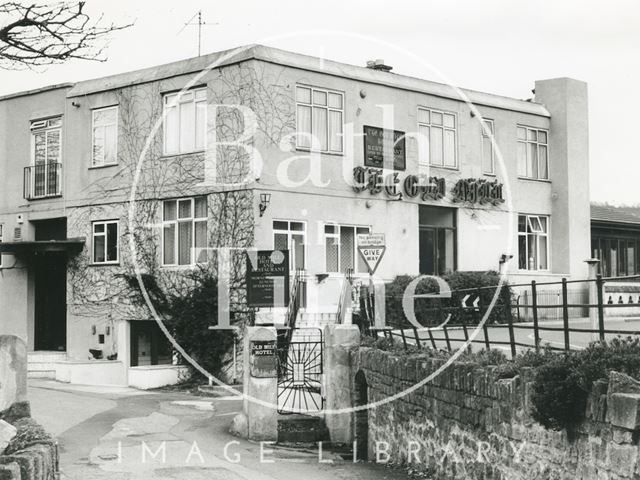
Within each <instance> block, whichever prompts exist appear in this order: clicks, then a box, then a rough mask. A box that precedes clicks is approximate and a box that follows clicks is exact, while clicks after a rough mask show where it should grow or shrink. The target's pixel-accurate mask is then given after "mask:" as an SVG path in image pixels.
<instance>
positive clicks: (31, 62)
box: [0, 2, 131, 70]
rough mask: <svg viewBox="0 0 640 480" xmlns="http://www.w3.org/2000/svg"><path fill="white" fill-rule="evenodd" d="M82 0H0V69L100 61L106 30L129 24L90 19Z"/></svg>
mask: <svg viewBox="0 0 640 480" xmlns="http://www.w3.org/2000/svg"><path fill="white" fill-rule="evenodd" d="M84 5H85V2H60V3H54V4H48V5H35V4H32V5H25V4H21V3H19V2H2V3H0V69H5V70H19V69H24V68H32V67H38V66H43V65H51V64H55V63H62V62H64V61H66V60H69V59H74V58H75V59H82V60H95V61H99V62H103V61H105V60H106V58H105V57H104V56H103V54H104V50H105V48H106V46H107V41H108V38H109V34H111V33H112V32H115V31H118V30H123V29H125V28H128V27H130V26H131V24H126V25H116V24H113V23H109V24H105V23H104V22H103V16H102V15H101V16H100V17H99V18H98V19H97V20H95V21H92V20H91V18H90V17H89V15H88V14H86V13H85V12H84Z"/></svg>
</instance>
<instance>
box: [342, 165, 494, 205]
mask: <svg viewBox="0 0 640 480" xmlns="http://www.w3.org/2000/svg"><path fill="white" fill-rule="evenodd" d="M353 181H354V183H353V189H354V190H355V191H356V192H358V193H361V192H364V191H365V190H369V193H370V194H371V195H377V194H380V193H382V192H384V193H385V194H386V195H387V197H389V198H394V199H398V200H400V199H402V198H404V197H405V196H406V197H408V198H416V197H418V198H420V199H421V200H423V201H426V200H441V199H442V198H444V197H445V196H446V194H447V192H446V189H447V184H446V180H445V179H444V178H443V177H427V176H426V175H407V176H405V177H404V178H403V179H401V178H400V174H399V172H391V173H386V174H385V173H384V171H383V170H382V169H380V168H367V167H355V168H354V169H353ZM450 194H451V200H452V201H453V202H460V203H471V204H481V205H486V204H490V205H499V204H501V203H503V202H504V197H503V185H502V184H501V183H498V181H497V180H494V181H487V180H486V179H484V178H461V179H459V180H458V181H457V182H456V183H455V185H454V186H453V188H452V189H451V191H450Z"/></svg>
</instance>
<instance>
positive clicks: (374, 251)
mask: <svg viewBox="0 0 640 480" xmlns="http://www.w3.org/2000/svg"><path fill="white" fill-rule="evenodd" d="M386 249H387V246H386V243H385V239H384V233H372V234H360V235H358V252H359V253H360V256H361V257H362V259H363V260H364V261H365V263H366V264H367V267H368V268H369V273H370V274H371V275H373V274H374V273H376V269H377V268H378V265H380V260H382V257H383V255H384V252H385V251H386Z"/></svg>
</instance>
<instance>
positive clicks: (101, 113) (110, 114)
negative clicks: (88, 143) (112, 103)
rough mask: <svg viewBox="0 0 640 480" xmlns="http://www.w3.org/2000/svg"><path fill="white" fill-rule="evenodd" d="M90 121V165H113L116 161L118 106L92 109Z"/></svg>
mask: <svg viewBox="0 0 640 480" xmlns="http://www.w3.org/2000/svg"><path fill="white" fill-rule="evenodd" d="M92 121H93V141H92V143H93V150H92V160H91V164H92V166H94V167H102V166H104V165H115V164H116V163H118V107H107V108H100V109H98V110H94V111H93V119H92Z"/></svg>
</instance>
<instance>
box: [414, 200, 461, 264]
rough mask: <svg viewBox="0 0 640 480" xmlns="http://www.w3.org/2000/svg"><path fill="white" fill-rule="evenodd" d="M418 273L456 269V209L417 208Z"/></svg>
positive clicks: (422, 206)
mask: <svg viewBox="0 0 640 480" xmlns="http://www.w3.org/2000/svg"><path fill="white" fill-rule="evenodd" d="M419 255H420V273H421V274H423V275H444V274H445V273H449V272H452V271H454V270H455V269H456V210H455V209H454V208H444V207H429V206H424V205H420V208H419Z"/></svg>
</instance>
